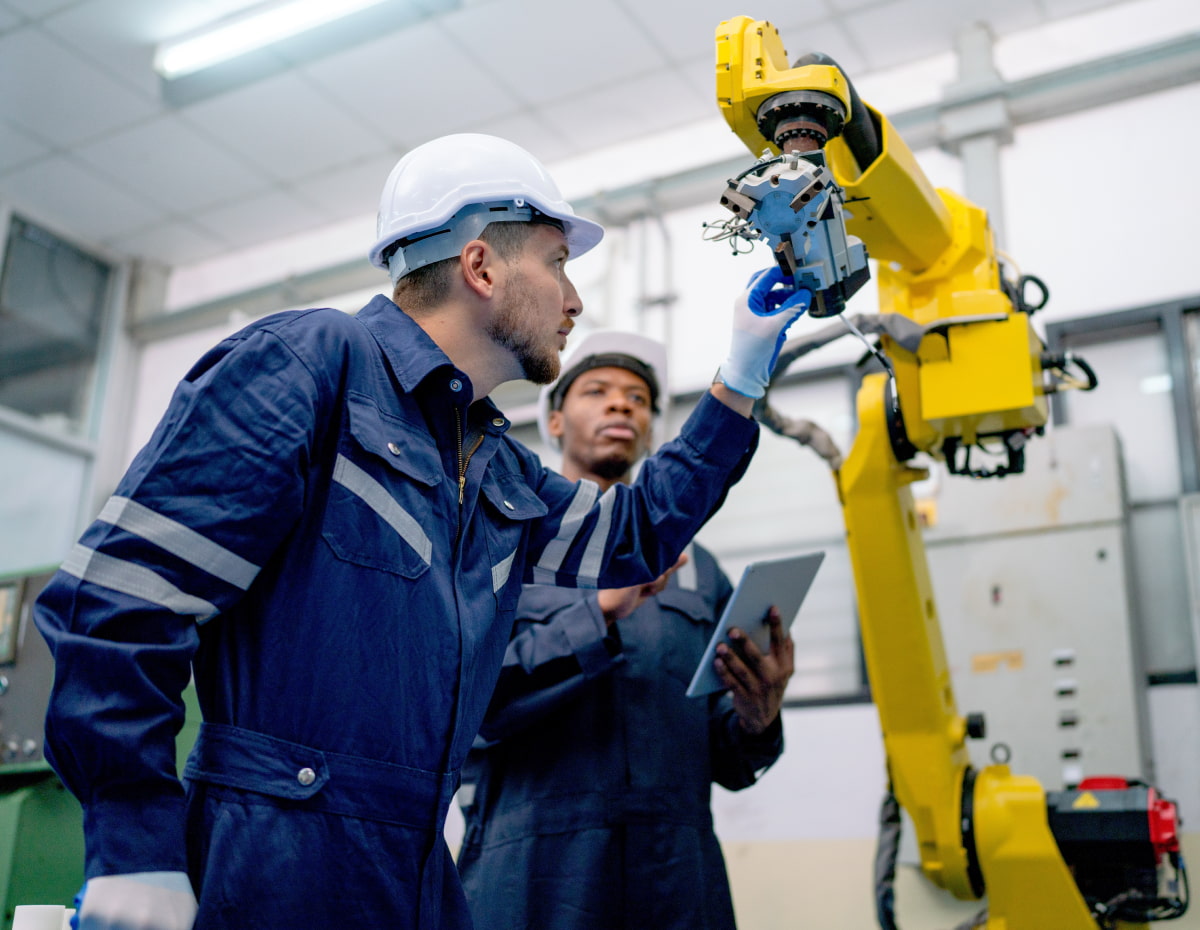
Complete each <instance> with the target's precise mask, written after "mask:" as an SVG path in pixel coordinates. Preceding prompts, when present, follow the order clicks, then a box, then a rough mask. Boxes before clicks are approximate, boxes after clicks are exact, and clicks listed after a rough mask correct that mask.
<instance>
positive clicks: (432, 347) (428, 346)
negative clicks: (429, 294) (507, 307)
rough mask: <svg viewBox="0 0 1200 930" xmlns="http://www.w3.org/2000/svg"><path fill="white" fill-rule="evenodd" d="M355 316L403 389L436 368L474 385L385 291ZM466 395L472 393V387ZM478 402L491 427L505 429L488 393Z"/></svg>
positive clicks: (448, 377) (415, 384)
mask: <svg viewBox="0 0 1200 930" xmlns="http://www.w3.org/2000/svg"><path fill="white" fill-rule="evenodd" d="M356 318H357V319H358V320H359V322H361V323H362V324H363V326H365V327H366V328H367V330H368V331H369V332H370V333H371V335H372V336H374V337H375V341H376V342H377V343H379V347H380V348H381V349H382V350H383V354H384V356H385V357H386V358H387V360H388V365H389V366H390V367H391V369H392V373H393V374H394V375H395V376H396V380H397V381H398V382H399V383H400V387H401V388H402V389H403V390H404V391H405V392H407V393H414V392H415V391H416V389H417V387H418V386H419V385H420V384H421V382H423V381H424V380H425V379H426V378H428V377H429V376H430V375H431V374H433V373H434V372H435V371H436V370H437V369H439V368H442V369H445V371H444V374H445V376H446V381H447V383H449V381H450V380H451V379H461V380H462V381H463V382H465V383H466V386H467V387H473V386H472V385H471V379H470V378H469V377H468V376H467V375H466V373H465V372H462V371H459V370H458V369H457V368H455V367H454V363H453V362H452V361H450V358H449V356H447V355H446V353H445V352H443V351H442V349H441V348H440V347H439V346H438V344H437V343H436V342H434V341H433V340H432V339H430V338H429V334H428V333H426V332H425V330H423V329H422V328H421V327H420V326H418V325H417V323H416V322H415V321H414V320H413V318H412V317H410V316H409V315H408V314H407V313H405V312H404V311H403V310H402V309H401V308H400V307H398V306H397V305H396V304H395V303H393V302H392V301H391V300H390V299H388V298H387V297H385V296H384V295H382V294H376V295H375V296H374V297H373V298H371V302H370V303H368V304H367V305H366V306H365V307H363V308H362V309H361V310H359V311H358V313H357V314H356ZM466 396H473V391H472V393H471V394H468V395H466ZM479 403H480V404H481V405H482V409H483V413H485V414H486V420H488V421H491V426H492V427H493V428H500V429H501V431H503V430H504V429H507V427H508V420H507V418H506V417H504V415H503V414H502V413H501V412H500V410H499V408H497V407H496V405H495V404H494V403H492V400H491V398H490V397H481V398H479ZM500 420H503V423H500V422H499V421H500Z"/></svg>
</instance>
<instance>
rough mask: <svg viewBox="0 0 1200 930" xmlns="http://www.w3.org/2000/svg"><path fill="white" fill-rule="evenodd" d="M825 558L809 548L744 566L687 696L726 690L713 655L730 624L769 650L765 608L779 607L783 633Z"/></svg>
mask: <svg viewBox="0 0 1200 930" xmlns="http://www.w3.org/2000/svg"><path fill="white" fill-rule="evenodd" d="M824 558H825V553H824V552H811V553H808V554H807V555H796V556H789V557H788V558H784V559H770V560H766V561H761V562H752V563H751V564H749V565H747V566H746V570H745V571H744V572H742V580H741V581H739V582H738V586H737V588H736V589H735V590H734V592H733V595H732V596H731V597H730V598H729V602H728V603H727V604H726V605H725V611H724V613H722V614H721V619H720V621H719V622H718V623H717V628H716V630H714V631H713V635H712V639H710V640H709V641H708V648H706V649H705V650H704V656H703V657H702V658H701V659H700V664H699V665H698V666H696V674H695V675H693V676H692V683H691V684H690V685H688V689H687V693H688V697H701V696H703V695H706V694H711V693H712V692H714V691H724V690H725V685H724V684H723V683H722V682H721V679H720V676H718V675H717V672H716V669H714V668H713V659H715V658H716V657H717V644H718V643H720V642H721V641H723V640H726V639H727V638H728V633H729V629H730V628H731V627H735V626H736V627H738V628H739V629H741V630H742V631H743V632H745V634H746V636H747V637H748V638H749V639H750V640H752V641H753V642H754V644H755V645H756V646H758V648H759V649H760V650H762V651H763V652H764V653H765V652H768V651H769V650H770V648H771V631H770V628H769V627H768V626H767V624H766V617H767V611H768V610H769V609H770V608H771V607H772V606H775V607H778V608H779V616H780V617H781V618H782V620H783V631H784V632H785V633H786V632H787V631H788V628H789V627H791V625H792V621H793V620H794V619H795V618H796V614H797V612H798V611H799V610H800V604H801V602H803V600H804V597H805V595H806V594H808V589H809V588H810V587H811V586H812V582H813V578H815V577H816V574H817V569H818V568H820V567H821V562H822V560H823V559H824Z"/></svg>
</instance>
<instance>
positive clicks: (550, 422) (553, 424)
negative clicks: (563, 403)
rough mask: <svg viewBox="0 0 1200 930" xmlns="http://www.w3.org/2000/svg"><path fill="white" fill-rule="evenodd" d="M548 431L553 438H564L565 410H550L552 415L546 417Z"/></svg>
mask: <svg viewBox="0 0 1200 930" xmlns="http://www.w3.org/2000/svg"><path fill="white" fill-rule="evenodd" d="M546 432H548V433H549V434H550V436H551V438H553V439H562V434H563V412H562V411H561V410H551V411H550V416H548V417H546Z"/></svg>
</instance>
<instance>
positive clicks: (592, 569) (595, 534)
mask: <svg viewBox="0 0 1200 930" xmlns="http://www.w3.org/2000/svg"><path fill="white" fill-rule="evenodd" d="M614 488H615V486H614V487H613V488H609V489H608V490H607V491H605V492H604V494H603V495H602V496H601V497H600V516H599V517H598V518H597V519H596V527H595V529H593V530H592V536H591V538H590V539H589V540H588V544H587V549H585V550H584V553H583V560H582V561H581V562H580V563H579V575H578V577H577V579H576V582H577V584H578V585H579V587H581V588H594V587H596V583H597V582H598V581H599V580H600V569H601V567H603V565H604V547H605V545H607V543H608V534H609V532H610V531H611V530H612V512H613V503H614V502H615V501H616V499H617V495H616V491H615V490H614Z"/></svg>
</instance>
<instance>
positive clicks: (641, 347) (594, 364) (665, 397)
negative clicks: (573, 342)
mask: <svg viewBox="0 0 1200 930" xmlns="http://www.w3.org/2000/svg"><path fill="white" fill-rule="evenodd" d="M622 356H623V357H624V358H625V359H633V360H634V361H635V362H640V363H641V364H642V365H644V366H645V367H646V368H648V369H649V370H650V371H649V374H650V378H649V379H647V383H649V384H650V387H651V389H652V390H653V392H654V394H655V395H656V397H655V400H656V404H655V415H654V422H653V425H652V426H651V436H650V451H652V452H653V451H654V449H656V448H657V447H658V446H659V445H661V444H662V442H663V441H664V438H665V437H664V436H663V430H664V429H665V428H666V425H665V424H666V419H667V411H668V409H669V408H670V406H671V393H670V390H669V388H668V386H667V347H666V346H665V345H663V344H662V343H661V342H659V341H658V340H657V339H651V338H649V337H648V336H641V335H638V334H637V333H628V332H620V331H618V330H608V329H601V330H596V331H595V332H591V333H588V334H587V335H586V336H584V337H583V339H582V340H580V342H579V345H577V346H575V347H574V348H573V349H572V350H571V352H570V354H569V355H568V356H566V357H564V358H563V361H562V371H561V372H560V374H559V376H558V377H557V378H556V379H555V380H554V382H553V383H551V384H547V385H545V386H543V387H542V390H541V391H540V392H539V393H538V409H537V422H538V433H539V434H540V435H541V437H542V442H544V443H545V444H546V445H548V446H549V447H550V448H551V449H558V448H560V443H559V441H558V440H557V439H556V438H555V437H553V436H551V435H550V411H551V410H554V409H557V407H559V406H561V405H562V395H563V394H565V393H566V392H567V390H568V389H569V388H570V386H571V382H573V381H574V380H575V379H576V378H577V377H579V376H580V375H581V374H583V373H584V372H585V371H591V370H592V369H593V368H609V367H617V368H627V369H629V370H630V371H632V372H634V373H635V374H638V375H641V376H642V377H643V378H644V377H646V373H645V372H644V370H639V368H638V367H635V366H632V365H629V364H627V363H626V362H624V361H623V360H622Z"/></svg>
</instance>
